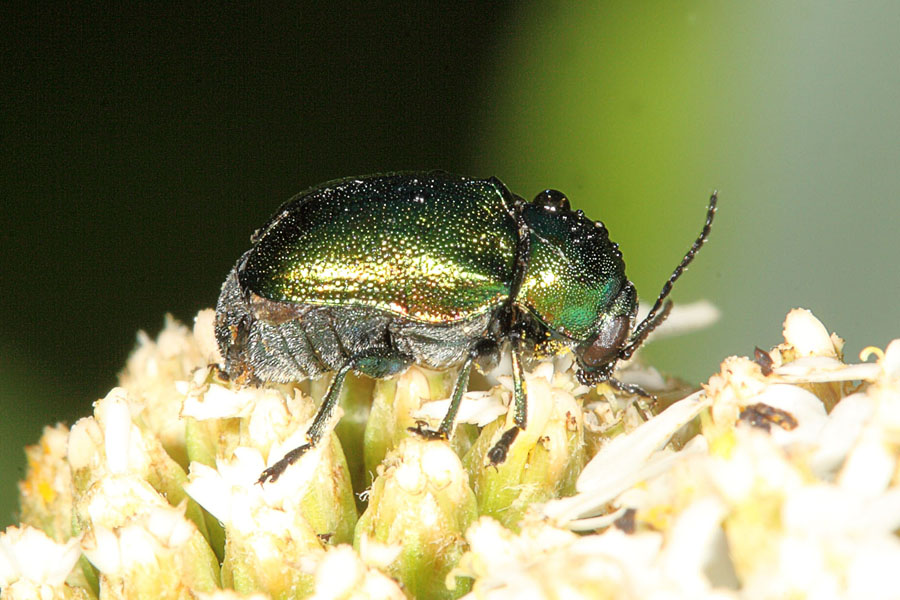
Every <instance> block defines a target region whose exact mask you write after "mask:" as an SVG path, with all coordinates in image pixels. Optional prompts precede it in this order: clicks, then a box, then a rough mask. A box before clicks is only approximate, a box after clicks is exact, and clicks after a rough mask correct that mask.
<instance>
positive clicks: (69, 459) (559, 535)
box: [0, 308, 900, 600]
mask: <svg viewBox="0 0 900 600" xmlns="http://www.w3.org/2000/svg"><path fill="white" fill-rule="evenodd" d="M683 314H684V315H685V322H692V321H697V322H699V321H705V320H708V319H709V318H710V315H711V314H712V313H711V310H710V309H708V308H707V309H701V310H700V311H699V313H697V314H694V313H691V312H690V311H687V312H684V313H683ZM698 314H699V316H698ZM691 315H693V316H691ZM212 319H213V313H212V311H203V312H201V313H200V315H198V318H197V321H196V324H195V327H194V329H193V330H189V329H188V328H186V327H184V326H182V325H180V324H178V323H175V322H174V321H172V320H169V321H167V325H166V328H165V330H164V331H163V332H162V333H161V334H160V336H159V337H158V338H157V339H156V340H155V341H154V340H151V339H150V338H149V337H147V336H142V337H141V338H140V340H139V347H138V350H137V351H136V352H135V353H134V354H133V355H132V357H131V358H130V359H129V362H128V366H127V369H126V371H125V373H123V375H122V378H121V387H119V388H116V389H114V390H112V391H111V392H110V393H109V394H108V395H107V396H106V397H105V398H103V399H101V400H98V401H97V402H96V403H95V405H94V414H93V416H91V417H87V418H84V419H81V420H80V421H78V422H77V423H75V424H74V425H73V426H72V428H71V431H70V430H69V429H67V428H66V427H64V426H61V425H60V426H57V427H55V428H47V429H46V430H45V433H44V437H43V438H42V440H41V443H40V444H38V445H36V446H34V447H31V448H29V449H27V454H28V463H29V467H28V476H27V477H26V479H25V481H23V482H22V483H21V484H20V494H21V502H22V517H23V521H24V523H25V524H23V525H21V526H19V527H12V528H10V529H8V530H7V531H6V532H5V533H2V534H0V598H2V600H7V599H10V600H11V599H16V598H42V599H45V598H47V599H49V598H78V599H88V598H97V597H102V598H189V597H196V598H201V599H209V600H226V599H227V600H233V599H238V598H245V599H251V598H252V599H254V600H259V599H265V598H305V597H310V598H316V599H319V600H324V599H327V598H397V599H400V598H406V597H417V598H456V597H460V596H463V595H465V594H468V596H466V597H470V598H473V599H474V598H536V599H537V598H597V597H609V598H635V599H638V598H641V599H644V598H673V599H674V598H692V599H693V598H710V599H728V598H734V599H745V598H746V599H757V598H760V599H763V598H836V599H838V598H867V599H868V598H875V599H878V598H894V597H900V569H897V568H896V565H900V539H898V535H897V531H898V528H900V340H895V341H894V342H892V343H891V344H890V345H889V346H888V347H887V348H886V350H885V351H883V352H882V351H881V350H878V349H867V351H865V352H864V354H866V356H875V358H876V359H877V360H876V361H875V362H863V363H859V364H845V363H844V362H843V356H842V349H843V342H842V340H840V339H839V338H837V337H836V336H834V335H829V334H828V332H827V331H826V329H825V328H824V326H822V324H821V323H819V322H818V321H817V320H816V319H815V318H814V317H813V316H812V315H811V314H810V313H809V312H808V311H803V310H795V311H792V312H791V313H790V314H789V315H788V318H787V320H786V322H785V330H784V336H785V342H784V343H783V344H781V345H779V346H777V347H776V348H774V349H772V350H771V351H770V352H763V351H761V350H758V351H757V354H756V356H755V358H754V359H753V360H751V359H749V358H740V357H731V358H728V359H726V360H725V361H724V362H723V363H722V366H721V371H720V372H719V373H718V374H716V375H714V376H713V377H711V378H710V380H709V381H708V383H707V384H706V385H704V386H703V389H701V390H699V391H693V390H691V392H692V393H681V392H680V391H681V390H683V389H685V388H684V385H683V384H681V383H679V382H676V381H674V380H666V379H664V378H663V377H662V376H660V375H659V374H658V373H657V372H655V371H654V370H652V369H648V368H644V367H642V366H640V364H638V363H636V362H634V363H632V364H629V365H627V366H626V367H625V369H624V370H623V371H622V372H621V377H622V378H623V379H625V380H628V381H632V382H640V384H641V385H644V386H646V387H648V388H651V389H653V390H655V391H658V392H659V402H657V403H656V404H653V403H649V404H643V405H642V404H639V403H637V402H635V401H634V399H633V398H622V397H618V396H616V395H615V394H614V393H613V392H612V390H610V389H607V388H606V387H605V386H600V387H598V388H596V389H588V388H587V387H585V386H582V385H579V384H578V383H577V381H576V380H575V378H574V377H573V369H572V367H573V365H572V359H571V357H570V356H561V357H558V358H556V359H554V360H553V361H546V362H543V363H540V364H538V365H536V367H535V368H534V369H533V371H532V372H531V373H529V374H527V375H526V383H527V386H528V395H529V405H528V409H529V414H528V427H527V429H526V430H525V431H523V432H522V433H521V434H520V435H519V436H518V437H517V438H516V441H515V443H514V444H513V445H512V447H511V448H510V452H509V455H508V457H507V460H506V461H505V462H504V463H502V464H500V465H497V466H496V467H493V466H486V462H487V461H486V454H487V452H488V451H489V449H490V448H491V447H492V446H493V444H494V443H495V442H496V440H497V437H498V436H499V435H500V434H502V432H503V431H505V430H506V429H508V428H509V427H510V426H511V424H512V423H511V421H509V419H511V418H512V416H511V415H508V414H507V413H508V408H507V407H508V404H509V401H510V397H511V393H510V391H511V385H512V384H511V381H510V378H509V377H508V376H507V375H504V374H503V370H502V369H501V370H500V372H499V374H497V373H494V374H487V375H484V376H482V375H478V376H474V377H473V382H474V383H473V387H474V388H476V389H475V391H470V392H468V393H467V394H466V395H465V397H464V401H463V405H462V407H461V409H460V413H459V420H458V427H457V429H456V431H455V433H454V436H453V439H452V442H451V443H450V444H447V443H446V442H444V441H440V440H424V439H421V438H420V437H418V436H415V435H412V436H411V435H410V433H409V431H408V428H409V427H412V426H414V425H415V424H416V423H417V422H418V421H420V420H426V421H429V422H430V423H432V424H434V423H435V422H436V421H437V420H439V419H440V418H441V417H442V416H443V414H444V412H445V410H446V398H447V396H448V395H449V392H450V388H451V387H452V383H453V380H454V377H453V375H454V374H453V373H437V372H432V371H428V370H425V369H420V368H417V367H413V368H410V369H409V370H408V371H406V372H405V373H404V374H402V375H401V376H399V377H397V378H394V379H390V380H384V381H377V382H373V381H370V380H367V379H363V378H355V377H352V376H351V377H349V378H348V380H347V382H346V385H345V394H344V395H343V396H344V397H342V400H341V407H342V411H343V413H344V417H343V419H341V420H340V422H337V419H336V420H335V421H336V422H335V423H332V424H331V426H332V428H333V432H332V433H330V434H328V435H326V436H324V437H323V438H322V441H321V443H320V444H319V445H318V446H317V447H316V448H314V449H312V450H310V451H309V452H307V453H306V454H304V455H303V456H302V457H301V459H300V460H298V461H296V462H295V463H294V464H293V465H292V466H291V467H290V468H288V469H287V470H285V471H284V473H283V475H282V476H281V477H280V478H278V479H277V481H274V482H268V483H266V484H262V485H260V484H258V483H257V481H258V479H259V476H260V473H261V472H262V470H263V469H264V468H266V467H267V466H269V465H271V464H273V463H274V462H276V461H277V460H279V459H280V458H281V457H282V456H284V454H285V453H286V452H287V451H289V450H291V449H293V448H295V447H297V446H299V445H300V444H302V443H303V442H304V441H305V431H306V428H307V427H308V426H309V424H310V422H311V420H312V418H313V415H314V414H315V410H316V404H315V401H314V400H313V397H317V396H321V392H322V389H323V388H324V386H325V385H327V380H323V381H312V382H303V383H301V384H293V385H273V386H266V387H262V388H256V387H239V386H237V385H235V384H233V383H231V382H228V381H225V380H223V379H222V378H221V377H220V376H219V375H218V374H217V371H216V369H215V367H212V366H210V365H213V364H215V363H217V362H218V361H219V360H220V357H219V356H218V353H217V349H216V346H215V343H214V339H213V334H212ZM678 320H679V319H678V315H677V313H676V314H674V315H673V321H674V322H675V325H677V321H678ZM676 329H677V327H676ZM863 360H865V358H863ZM479 387H480V388H481V389H478V388H479ZM679 393H680V395H677V396H675V394H679ZM684 396H686V397H684ZM676 398H682V399H680V400H677V401H675V402H672V401H671V400H675V399H676ZM339 412H341V411H339ZM654 413H658V414H655V416H654ZM363 491H365V495H364V497H363V498H360V493H361V492H363Z"/></svg>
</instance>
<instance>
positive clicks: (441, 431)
mask: <svg viewBox="0 0 900 600" xmlns="http://www.w3.org/2000/svg"><path fill="white" fill-rule="evenodd" d="M498 352H499V348H498V346H497V343H496V342H494V341H493V340H489V339H485V340H481V341H480V342H479V343H478V344H476V345H475V346H473V347H472V348H471V349H470V350H469V353H468V354H467V355H466V359H465V362H463V364H462V367H460V369H459V375H457V377H456V383H455V384H454V386H453V395H451V396H450V406H449V407H448V408H447V414H445V415H444V418H443V419H442V420H441V424H440V425H439V426H438V428H437V429H426V428H425V427H423V424H422V423H421V422H420V423H418V424H416V426H415V427H410V428H409V431H411V432H412V433H415V434H416V435H419V436H421V437H423V438H426V439H436V440H448V439H450V434H451V433H452V432H453V424H454V423H455V422H456V415H457V413H459V405H460V404H461V403H462V397H463V394H465V393H466V389H467V388H468V387H469V375H470V374H471V373H472V364H473V363H475V362H476V361H478V359H480V358H487V359H488V360H487V362H488V363H490V364H494V363H495V362H496V355H497V353H498ZM492 361H493V362H492ZM479 365H480V366H481V367H482V368H484V364H483V363H481V362H479Z"/></svg>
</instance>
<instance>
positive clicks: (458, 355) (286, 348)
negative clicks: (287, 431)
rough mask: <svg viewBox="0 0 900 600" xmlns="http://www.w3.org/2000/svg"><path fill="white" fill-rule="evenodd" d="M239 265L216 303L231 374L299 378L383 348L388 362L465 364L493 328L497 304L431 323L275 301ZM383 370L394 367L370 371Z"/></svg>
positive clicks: (280, 379)
mask: <svg viewBox="0 0 900 600" xmlns="http://www.w3.org/2000/svg"><path fill="white" fill-rule="evenodd" d="M237 272H238V268H237V267H235V268H234V269H232V271H231V273H230V274H229V275H228V278H227V279H226V280H225V284H224V285H223V286H222V293H221V295H220V296H219V301H218V304H217V307H216V338H217V341H218V344H219V349H220V350H221V352H222V355H223V357H224V358H225V361H224V368H225V371H226V373H227V374H228V376H229V377H230V378H237V379H239V380H240V379H243V380H250V381H252V380H258V381H278V382H287V381H299V380H302V379H305V378H309V377H312V378H314V377H318V376H319V375H321V374H322V373H325V372H328V371H336V370H338V369H339V368H340V367H342V366H344V365H345V364H347V363H348V361H350V359H352V358H353V357H354V356H358V355H360V354H361V353H365V352H372V351H377V353H378V354H379V355H380V356H382V357H384V359H385V360H384V361H383V362H382V364H383V365H384V368H385V369H392V368H401V367H404V366H406V365H409V364H411V363H417V364H420V365H424V366H428V367H431V368H435V369H445V368H448V367H452V366H456V365H458V364H459V363H460V362H461V361H462V360H463V359H464V358H465V357H466V356H467V355H468V352H469V350H470V348H471V344H472V339H479V338H482V337H484V336H485V335H487V334H488V329H489V324H490V322H491V320H492V319H493V318H494V317H495V315H496V311H497V310H500V309H499V308H497V309H494V310H493V311H487V312H485V313H481V314H477V315H474V316H472V317H470V318H467V319H463V320H458V321H453V322H450V323H445V324H427V323H420V322H416V321H411V320H409V319H406V318H404V317H402V316H399V315H396V314H393V313H390V312H386V311H382V310H379V309H375V308H369V307H366V306H352V305H349V306H321V305H311V304H296V303H286V302H280V301H272V300H268V299H265V298H262V297H260V296H258V295H256V294H254V293H253V292H251V291H249V290H246V289H244V288H242V286H241V284H240V282H239V281H238V276H237ZM367 374H369V375H371V376H373V377H381V376H384V375H387V374H390V373H376V372H373V373H367Z"/></svg>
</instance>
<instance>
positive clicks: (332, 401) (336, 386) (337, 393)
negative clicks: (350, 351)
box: [257, 363, 353, 483]
mask: <svg viewBox="0 0 900 600" xmlns="http://www.w3.org/2000/svg"><path fill="white" fill-rule="evenodd" d="M352 364H353V363H347V364H346V365H344V366H343V367H341V368H340V369H339V370H338V371H337V373H335V374H334V379H332V380H331V385H329V386H328V391H327V392H326V393H325V398H324V399H323V400H322V405H321V406H320V407H319V412H317V413H316V417H315V418H314V419H313V422H312V425H310V426H309V429H308V430H307V432H306V443H305V444H303V445H302V446H298V447H296V448H294V449H293V450H291V451H290V452H288V453H287V454H285V455H284V458H282V459H281V460H279V461H278V462H277V463H275V464H274V465H272V466H271V467H269V468H268V469H266V470H264V471H263V472H262V474H261V475H260V476H259V480H257V483H265V482H267V481H275V480H276V479H278V478H279V477H281V474H282V473H284V470H285V469H287V468H288V467H289V466H291V465H292V464H294V463H295V462H296V461H297V460H298V459H299V458H300V457H301V456H303V455H304V454H306V451H307V450H310V449H311V448H313V447H314V446H315V445H316V444H317V443H318V442H319V439H320V438H321V437H322V430H323V429H324V428H325V425H326V424H327V423H328V421H330V420H331V415H332V414H333V413H334V407H335V406H337V402H338V398H340V397H341V387H342V386H343V384H344V378H345V377H347V373H348V372H349V371H350V369H351V367H352Z"/></svg>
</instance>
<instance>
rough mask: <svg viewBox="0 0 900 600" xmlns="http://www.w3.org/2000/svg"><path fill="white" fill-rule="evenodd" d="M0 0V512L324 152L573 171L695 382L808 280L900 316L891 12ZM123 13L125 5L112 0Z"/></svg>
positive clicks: (760, 6) (807, 7)
mask: <svg viewBox="0 0 900 600" xmlns="http://www.w3.org/2000/svg"><path fill="white" fill-rule="evenodd" d="M639 4H640V6H636V5H634V4H632V3H624V2H598V3H596V4H581V3H571V4H569V3H554V2H533V3H527V2H526V3H513V2H491V3H447V4H443V3H441V4H439V3H424V2H423V3H416V2H400V3H392V4H387V3H384V4H379V3H352V4H351V3H345V4H341V3H313V2H309V3H305V2H304V3H300V4H299V5H295V4H289V5H284V6H278V7H274V6H273V5H271V4H266V5H265V6H266V9H265V10H263V9H262V8H260V7H259V6H255V5H254V6H246V5H236V4H233V3H186V4H182V5H177V6H173V5H170V4H168V3H154V4H151V5H130V6H128V7H126V8H122V7H120V8H119V9H112V10H110V8H109V7H108V6H102V7H100V6H97V7H95V6H91V5H81V6H75V7H72V6H67V5H62V4H59V5H55V6H53V7H50V8H48V7H43V8H42V7H38V6H34V5H32V4H31V3H6V4H4V5H3V7H2V8H0V28H2V31H0V33H2V35H0V77H2V80H0V103H2V104H0V204H2V209H0V252H2V258H3V259H2V261H0V289H2V294H0V436H2V437H0V448H2V453H0V526H2V525H4V524H5V523H8V522H12V521H13V520H14V510H15V504H16V503H15V498H14V497H15V491H14V481H16V480H17V479H19V478H20V477H21V476H22V474H23V469H24V456H23V454H22V452H21V448H22V445H23V444H25V443H33V442H34V441H35V440H36V439H37V438H38V436H39V435H40V430H41V427H42V425H43V424H49V423H53V422H55V421H57V420H64V421H68V422H69V423H71V422H73V421H74V420H75V419H77V418H78V417H80V416H84V415H87V414H89V413H90V403H91V402H92V401H93V400H95V399H97V398H99V397H102V396H104V395H105V394H106V392H107V391H108V390H109V388H110V387H112V386H113V385H115V382H116V374H117V372H118V371H119V370H120V369H121V368H122V367H123V365H124V363H125V360H126V358H127V356H128V353H129V352H130V350H131V349H132V348H133V347H134V344H135V334H136V332H137V331H138V330H141V329H143V330H146V331H148V332H149V333H150V334H152V335H155V333H156V332H157V331H158V330H159V329H160V328H161V326H162V323H163V316H164V315H165V313H167V312H169V313H172V314H173V315H174V316H175V317H176V318H178V319H180V320H183V321H185V322H188V323H190V322H191V320H192V318H193V315H194V314H195V313H196V312H197V311H198V310H199V309H201V308H206V307H210V306H212V305H213V304H214V302H215V300H216V298H217V295H218V290H219V286H220V285H221V282H222V281H223V279H224V277H225V274H226V273H227V271H228V270H229V269H230V268H231V266H232V264H233V262H234V261H235V260H236V259H237V257H238V256H239V255H240V254H241V252H243V251H244V250H245V249H246V248H247V247H248V246H249V236H250V234H251V233H252V232H253V230H254V229H255V228H256V227H258V226H259V225H261V224H262V223H263V222H264V221H265V220H266V218H267V217H268V216H269V215H270V214H271V212H272V211H273V210H274V209H275V208H276V207H277V206H278V205H279V204H280V203H281V202H282V201H284V200H286V199H287V198H289V197H290V196H292V195H293V194H295V193H296V192H298V191H300V190H302V189H304V188H306V187H309V186H311V185H314V184H317V183H320V182H322V181H325V180H328V179H333V178H337V177H343V176H349V175H360V174H367V173H374V172H379V171H386V170H398V169H404V170H405V169H432V168H441V169H445V170H448V171H453V172H459V173H462V174H466V175H470V176H478V177H486V176H490V175H497V176H499V177H500V178H501V179H503V180H504V181H505V182H506V183H507V184H509V186H510V188H511V189H513V191H515V192H517V193H519V194H521V195H523V196H525V197H531V196H533V195H534V194H535V193H537V192H538V191H540V190H541V189H543V188H545V187H556V188H559V189H561V190H563V191H565V192H566V193H567V194H568V195H569V196H570V198H572V201H573V204H575V205H576V206H577V207H580V208H584V209H585V211H586V212H587V214H588V215H589V216H592V217H594V218H598V219H600V218H602V219H603V220H604V221H605V222H606V223H607V225H608V227H609V229H610V231H611V232H612V238H613V239H614V240H615V241H617V242H619V243H620V244H621V246H622V249H623V251H624V253H625V258H626V263H627V264H628V272H629V275H630V277H631V278H632V280H634V281H635V284H636V286H637V288H638V290H639V293H640V294H641V296H642V297H643V298H645V299H648V298H649V299H652V298H653V297H654V296H655V294H656V292H657V290H658V289H659V287H660V285H661V284H662V282H663V281H664V279H665V278H666V277H667V275H668V273H669V272H670V271H671V269H672V268H673V267H674V266H675V264H676V263H677V261H678V259H679V258H680V256H681V254H682V253H683V252H684V251H685V250H686V249H687V246H688V244H689V243H690V241H691V240H692V239H693V236H694V235H696V231H697V230H698V229H699V226H700V224H701V222H702V216H703V209H704V206H705V202H706V197H707V196H708V194H709V192H710V191H711V190H712V188H713V187H717V186H718V187H720V188H721V190H722V197H721V198H722V199H721V210H720V215H719V221H718V222H717V225H716V229H715V230H714V232H713V236H712V240H711V243H710V246H709V248H708V249H707V250H704V253H703V254H702V255H701V257H700V259H698V261H697V263H696V265H695V267H694V268H693V269H692V270H691V272H690V274H689V275H687V276H686V277H685V278H684V279H683V281H681V282H680V283H679V286H678V287H677V288H676V291H675V294H674V297H675V299H676V300H693V299H698V298H702V297H707V298H710V299H711V300H713V301H714V302H715V303H716V304H717V305H718V306H719V307H720V308H721V309H722V311H723V319H722V321H721V323H720V324H719V325H717V326H716V327H715V328H714V329H712V330H709V331H707V332H704V333H700V334H695V335H693V336H691V337H688V338H679V339H677V340H672V341H668V340H667V341H664V342H660V343H659V344H658V345H655V346H654V347H653V348H651V351H650V353H649V355H650V357H651V359H653V360H654V362H655V363H657V364H660V365H661V366H662V367H663V368H664V369H667V370H669V371H672V372H677V373H680V374H683V375H685V376H686V377H688V378H691V379H694V380H695V381H701V380H705V379H706V378H707V377H708V376H709V375H710V374H712V373H713V372H714V371H715V370H716V365H717V363H718V361H719V360H720V359H721V358H722V357H724V356H726V355H727V354H730V353H740V354H747V353H748V352H750V353H752V350H753V347H754V346H755V345H759V346H762V347H769V346H772V345H774V344H776V343H778V342H779V341H780V323H781V320H782V319H783V317H784V314H786V312H787V311H788V310H789V309H790V308H792V307H793V306H797V305H802V306H806V307H808V308H811V309H813V310H814V311H815V312H816V314H817V315H818V316H819V317H820V318H822V320H823V321H824V322H825V323H826V325H827V326H828V327H829V328H830V329H833V330H837V331H838V332H839V333H841V334H843V335H844V336H845V337H847V338H848V340H849V343H848V348H849V353H848V357H849V358H850V359H851V360H854V359H855V354H856V353H857V352H858V351H859V349H860V348H862V347H863V346H865V345H867V344H878V345H881V346H884V345H885V344H886V342H887V341H888V340H889V339H891V338H892V337H896V336H897V331H898V327H897V323H898V322H900V308H898V304H897V302H896V297H897V292H898V290H900V282H898V270H897V266H896V256H897V254H898V248H900V244H898V242H897V239H896V226H897V223H898V222H900V214H898V208H897V206H898V205H900V203H898V202H897V200H896V198H897V190H898V189H900V175H898V172H900V169H897V165H898V164H900V151H898V142H897V140H898V139H900V118H898V109H897V106H898V105H900V71H898V69H897V64H900V60H898V58H900V42H898V41H897V40H898V36H897V35H896V32H897V31H900V11H898V8H897V5H896V4H891V3H890V2H871V3H866V4H865V6H858V5H857V6H855V8H849V5H848V7H842V5H841V6H839V5H838V4H837V3H832V4H825V5H823V4H820V3H802V2H801V3H797V4H795V5H791V7H785V6H784V5H782V4H781V3H779V2H776V1H775V0H765V1H761V2H759V3H753V4H752V5H749V6H748V5H737V4H734V5H732V4H726V3H721V2H713V1H702V2H696V3H690V4H689V5H688V6H680V5H679V6H675V5H673V4H672V3H670V2H662V1H660V2H648V3H639ZM117 11H118V12H117Z"/></svg>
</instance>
